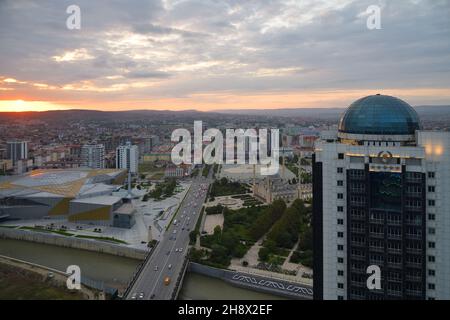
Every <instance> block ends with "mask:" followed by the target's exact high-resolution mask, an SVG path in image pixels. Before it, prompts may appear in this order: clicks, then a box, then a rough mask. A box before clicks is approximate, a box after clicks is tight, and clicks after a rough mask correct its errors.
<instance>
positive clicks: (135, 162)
mask: <svg viewBox="0 0 450 320" xmlns="http://www.w3.org/2000/svg"><path fill="white" fill-rule="evenodd" d="M138 166H139V149H138V146H137V145H132V144H131V143H130V142H127V144H126V145H124V146H119V147H118V148H117V150H116V168H118V169H128V170H129V171H130V172H131V173H137V172H138Z"/></svg>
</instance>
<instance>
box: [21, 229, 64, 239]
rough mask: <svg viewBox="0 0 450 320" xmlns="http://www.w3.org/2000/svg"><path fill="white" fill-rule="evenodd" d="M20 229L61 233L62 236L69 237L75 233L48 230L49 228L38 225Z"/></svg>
mask: <svg viewBox="0 0 450 320" xmlns="http://www.w3.org/2000/svg"><path fill="white" fill-rule="evenodd" d="M19 229H22V230H29V231H37V232H46V233H55V234H59V235H62V236H67V237H71V236H73V233H70V232H67V231H63V230H47V229H44V228H38V227H20V228H19Z"/></svg>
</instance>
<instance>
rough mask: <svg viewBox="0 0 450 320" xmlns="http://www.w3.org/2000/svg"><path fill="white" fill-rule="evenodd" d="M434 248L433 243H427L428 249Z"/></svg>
mask: <svg viewBox="0 0 450 320" xmlns="http://www.w3.org/2000/svg"><path fill="white" fill-rule="evenodd" d="M435 247H436V244H435V243H434V242H428V248H430V249H434V248H435Z"/></svg>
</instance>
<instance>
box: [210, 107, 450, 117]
mask: <svg viewBox="0 0 450 320" xmlns="http://www.w3.org/2000/svg"><path fill="white" fill-rule="evenodd" d="M414 109H416V111H417V113H418V114H419V116H420V117H421V118H423V119H430V118H435V117H446V118H447V117H450V105H448V106H416V107H414ZM345 110H346V108H292V109H283V108H282V109H236V110H217V111H216V112H218V113H223V114H235V115H261V114H264V115H266V116H277V117H289V118H292V117H307V118H320V119H335V118H336V119H337V118H339V116H340V115H341V114H342V113H343V112H345Z"/></svg>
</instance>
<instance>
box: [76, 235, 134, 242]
mask: <svg viewBox="0 0 450 320" xmlns="http://www.w3.org/2000/svg"><path fill="white" fill-rule="evenodd" d="M75 238H81V239H93V240H99V241H108V242H115V243H121V244H128V243H127V242H126V241H123V240H119V239H116V238H111V237H96V236H85V235H78V236H75Z"/></svg>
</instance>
